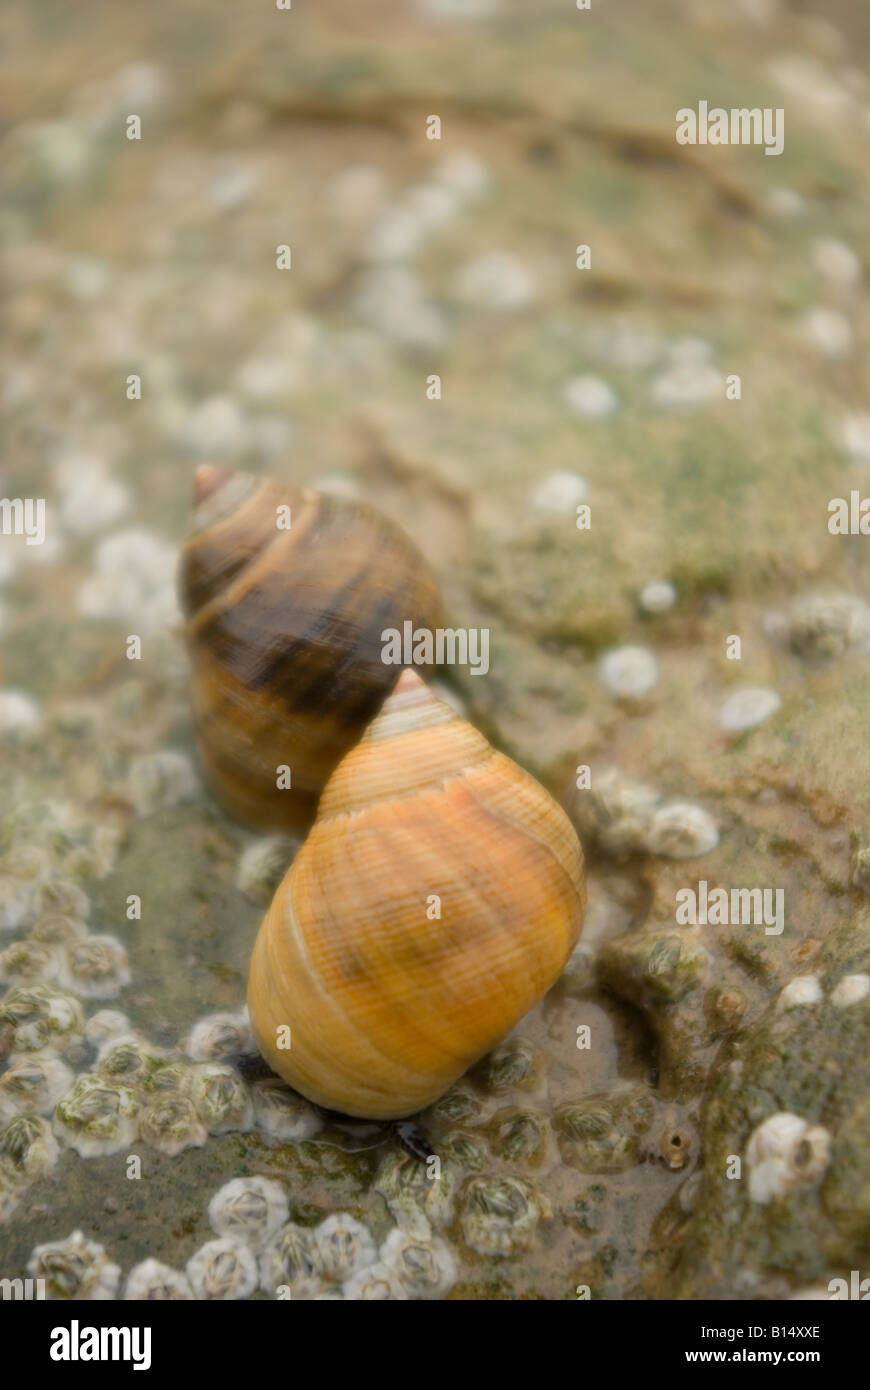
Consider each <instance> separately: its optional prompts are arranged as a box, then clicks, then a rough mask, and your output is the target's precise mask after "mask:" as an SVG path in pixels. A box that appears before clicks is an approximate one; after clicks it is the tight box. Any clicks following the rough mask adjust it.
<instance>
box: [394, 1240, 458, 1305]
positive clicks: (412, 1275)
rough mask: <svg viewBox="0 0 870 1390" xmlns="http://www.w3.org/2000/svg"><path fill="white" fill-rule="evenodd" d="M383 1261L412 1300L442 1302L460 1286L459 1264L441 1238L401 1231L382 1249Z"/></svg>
mask: <svg viewBox="0 0 870 1390" xmlns="http://www.w3.org/2000/svg"><path fill="white" fill-rule="evenodd" d="M381 1260H382V1262H383V1263H384V1264H385V1265H386V1266H387V1267H388V1268H389V1269H392V1270H394V1271H395V1274H396V1276H397V1278H398V1279H399V1282H400V1283H401V1285H402V1287H403V1288H405V1289H407V1291H408V1295H409V1296H410V1297H411V1298H428V1299H432V1298H442V1297H443V1296H444V1294H445V1293H447V1292H448V1290H449V1289H451V1288H452V1287H453V1285H454V1284H455V1283H456V1262H455V1261H454V1259H453V1256H452V1255H451V1253H450V1251H449V1249H448V1248H447V1245H446V1244H445V1242H444V1241H443V1240H441V1239H440V1237H438V1236H423V1235H416V1234H413V1235H412V1234H410V1233H409V1232H408V1231H403V1230H401V1229H400V1228H398V1227H397V1228H396V1229H395V1230H394V1231H391V1232H390V1234H389V1235H388V1236H387V1239H386V1240H385V1241H384V1243H383V1245H382V1246H381Z"/></svg>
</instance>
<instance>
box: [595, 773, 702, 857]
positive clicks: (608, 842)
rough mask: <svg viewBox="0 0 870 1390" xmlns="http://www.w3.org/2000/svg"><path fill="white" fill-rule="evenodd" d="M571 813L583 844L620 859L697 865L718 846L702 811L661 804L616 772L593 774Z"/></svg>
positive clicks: (690, 806)
mask: <svg viewBox="0 0 870 1390" xmlns="http://www.w3.org/2000/svg"><path fill="white" fill-rule="evenodd" d="M570 810H571V814H572V816H573V819H574V822H575V824H576V825H577V828H578V830H579V831H580V834H581V837H582V838H583V841H584V843H586V842H587V841H588V842H589V843H594V844H596V845H598V847H599V848H600V849H601V850H602V851H603V852H604V853H605V854H608V855H612V856H614V857H616V858H621V857H623V856H626V855H630V854H643V853H647V854H656V855H660V856H661V857H662V858H665V859H693V858H696V857H697V856H700V855H704V854H709V853H710V851H711V850H713V849H715V848H716V846H717V844H718V843H719V832H718V829H717V827H716V824H715V822H714V821H713V819H712V817H711V816H710V815H709V813H708V812H707V811H705V810H704V808H703V807H701V806H697V805H696V804H695V803H694V802H690V801H680V800H676V799H674V800H666V799H663V797H662V795H661V793H660V792H658V791H656V790H655V788H653V787H650V786H647V785H646V784H645V783H643V782H639V781H637V780H636V779H635V778H633V777H631V776H630V775H629V774H628V773H625V772H623V771H622V770H621V769H619V768H616V767H608V768H603V769H602V770H601V771H600V772H599V771H593V774H592V782H591V786H590V787H589V788H588V790H587V789H577V790H575V791H574V792H573V795H572V798H571V807H570Z"/></svg>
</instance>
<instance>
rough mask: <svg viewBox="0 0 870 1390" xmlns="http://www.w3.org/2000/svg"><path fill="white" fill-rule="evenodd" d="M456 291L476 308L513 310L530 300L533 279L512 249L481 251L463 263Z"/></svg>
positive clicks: (533, 293) (497, 310) (520, 307)
mask: <svg viewBox="0 0 870 1390" xmlns="http://www.w3.org/2000/svg"><path fill="white" fill-rule="evenodd" d="M456 293H457V295H458V297H459V298H460V299H462V300H464V301H465V302H466V303H467V304H472V305H474V306H475V307H476V308H479V309H492V310H495V311H496V312H497V313H514V312H516V311H517V310H520V309H525V308H527V306H528V305H529V304H530V303H531V302H532V300H533V299H534V297H535V282H534V279H533V278H532V276H531V274H530V273H529V271H528V270H527V269H526V267H525V265H524V264H523V262H522V261H521V260H520V259H519V257H518V256H516V255H514V253H513V252H512V251H485V252H484V253H483V254H482V255H480V256H477V257H476V258H475V259H474V260H473V261H469V262H468V264H467V265H465V266H463V268H462V270H461V271H460V273H459V276H458V278H457V281H456Z"/></svg>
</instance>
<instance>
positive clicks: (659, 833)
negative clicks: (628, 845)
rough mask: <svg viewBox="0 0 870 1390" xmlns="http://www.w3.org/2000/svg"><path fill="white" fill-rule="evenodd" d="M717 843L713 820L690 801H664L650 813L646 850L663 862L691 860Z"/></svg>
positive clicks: (717, 834)
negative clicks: (663, 859)
mask: <svg viewBox="0 0 870 1390" xmlns="http://www.w3.org/2000/svg"><path fill="white" fill-rule="evenodd" d="M718 843H719V832H718V830H717V829H716V824H715V822H714V820H713V818H712V817H711V816H710V815H708V813H707V812H706V811H705V810H704V809H703V808H702V807H701V806H696V805H694V804H693V803H692V802H691V801H666V802H665V803H664V804H663V805H662V806H659V807H658V808H657V809H656V810H655V811H654V812H653V814H652V818H651V820H650V824H649V829H648V832H647V836H646V848H647V849H648V850H649V851H650V853H651V854H660V855H662V857H663V858H665V859H694V858H696V857H697V856H699V855H702V854H709V853H710V851H711V850H713V849H715V848H716V846H717V845H718Z"/></svg>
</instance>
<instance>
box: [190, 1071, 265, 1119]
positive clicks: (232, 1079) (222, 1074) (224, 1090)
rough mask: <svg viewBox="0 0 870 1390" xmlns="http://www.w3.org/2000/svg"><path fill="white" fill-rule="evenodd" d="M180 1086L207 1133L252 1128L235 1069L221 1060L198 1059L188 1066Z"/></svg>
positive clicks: (247, 1102) (248, 1101)
mask: <svg viewBox="0 0 870 1390" xmlns="http://www.w3.org/2000/svg"><path fill="white" fill-rule="evenodd" d="M182 1085H183V1087H184V1091H185V1094H187V1095H189V1096H190V1098H191V1100H192V1101H193V1103H194V1105H195V1106H196V1109H197V1113H198V1114H199V1117H200V1119H201V1120H202V1122H203V1124H204V1125H205V1127H206V1129H207V1130H208V1132H209V1134H227V1133H228V1132H229V1131H230V1130H233V1129H240V1130H246V1129H250V1128H251V1121H252V1119H253V1107H252V1105H251V1098H250V1096H249V1095H248V1092H247V1089H246V1087H245V1083H244V1082H243V1081H242V1078H241V1077H240V1076H239V1074H238V1072H237V1071H234V1070H233V1068H232V1067H228V1066H225V1065H224V1064H223V1063H221V1062H201V1063H198V1064H197V1065H195V1066H192V1067H190V1068H189V1069H188V1072H187V1075H186V1076H185V1078H184V1080H183V1082H182Z"/></svg>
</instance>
